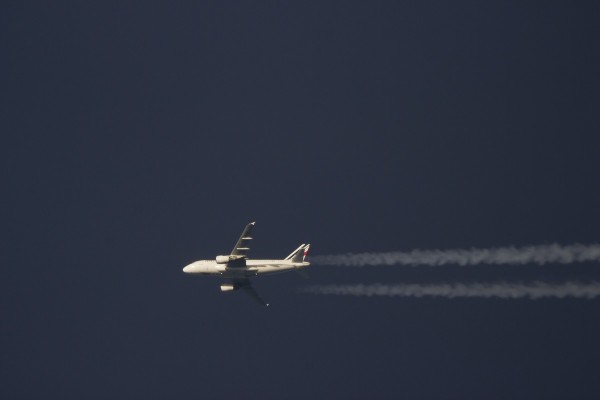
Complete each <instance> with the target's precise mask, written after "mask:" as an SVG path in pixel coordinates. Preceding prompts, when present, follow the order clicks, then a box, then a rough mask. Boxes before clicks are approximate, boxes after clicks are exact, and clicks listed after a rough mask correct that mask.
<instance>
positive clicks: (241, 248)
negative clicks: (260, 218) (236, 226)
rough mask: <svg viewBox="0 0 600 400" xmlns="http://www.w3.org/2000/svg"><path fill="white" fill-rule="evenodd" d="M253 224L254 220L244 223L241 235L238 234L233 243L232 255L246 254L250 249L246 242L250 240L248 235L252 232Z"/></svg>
mask: <svg viewBox="0 0 600 400" xmlns="http://www.w3.org/2000/svg"><path fill="white" fill-rule="evenodd" d="M254 224H256V222H250V223H249V224H248V225H246V227H245V228H244V232H242V236H240V238H239V239H238V241H237V243H236V244H235V247H234V248H233V250H232V251H231V255H232V256H243V257H245V256H246V254H247V253H248V250H250V247H248V243H249V242H250V241H251V240H252V236H250V235H251V233H252V228H254Z"/></svg>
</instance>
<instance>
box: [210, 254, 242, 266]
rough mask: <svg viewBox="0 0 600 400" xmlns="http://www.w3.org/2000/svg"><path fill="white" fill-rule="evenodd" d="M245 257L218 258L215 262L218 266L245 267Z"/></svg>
mask: <svg viewBox="0 0 600 400" xmlns="http://www.w3.org/2000/svg"><path fill="white" fill-rule="evenodd" d="M244 259H245V257H244V256H217V258H215V261H216V262H217V264H235V265H236V266H240V265H243V263H244Z"/></svg>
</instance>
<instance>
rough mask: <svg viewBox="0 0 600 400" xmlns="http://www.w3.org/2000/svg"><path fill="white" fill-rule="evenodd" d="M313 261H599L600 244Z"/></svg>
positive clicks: (343, 263)
mask: <svg viewBox="0 0 600 400" xmlns="http://www.w3.org/2000/svg"><path fill="white" fill-rule="evenodd" d="M311 261H312V262H313V263H315V264H322V265H333V266H349V267H366V266H377V265H409V266H420V265H425V266H440V265H447V264H456V265H462V266H468V265H479V264H494V265H505V264H513V265H523V264H537V265H544V264H548V263H554V264H571V263H576V262H589V261H600V244H572V245H568V246H561V245H559V244H550V245H541V246H525V247H514V246H508V247H493V248H488V249H477V248H472V249H454V250H412V251H409V252H389V253H357V254H353V253H348V254H338V255H323V256H314V257H312V259H311Z"/></svg>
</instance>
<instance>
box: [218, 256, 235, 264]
mask: <svg viewBox="0 0 600 400" xmlns="http://www.w3.org/2000/svg"><path fill="white" fill-rule="evenodd" d="M216 261H217V264H227V263H228V262H229V261H233V260H232V259H231V257H230V256H217V258H216Z"/></svg>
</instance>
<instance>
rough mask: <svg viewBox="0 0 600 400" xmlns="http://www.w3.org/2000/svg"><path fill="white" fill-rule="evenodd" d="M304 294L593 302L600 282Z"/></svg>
mask: <svg viewBox="0 0 600 400" xmlns="http://www.w3.org/2000/svg"><path fill="white" fill-rule="evenodd" d="M300 291H302V292H305V293H313V294H335V295H346V296H388V297H444V298H449V299H454V298H460V297H463V298H464V297H482V298H499V299H523V298H527V299H533V300H535V299H541V298H559V299H562V298H566V297H574V298H581V299H593V298H595V297H597V296H600V282H589V283H581V282H565V283H560V284H552V283H545V282H533V283H522V282H514V283H513V282H498V283H478V282H475V283H452V284H448V283H442V284H381V283H376V284H368V285H364V284H357V285H315V286H308V287H306V288H302V289H300Z"/></svg>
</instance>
